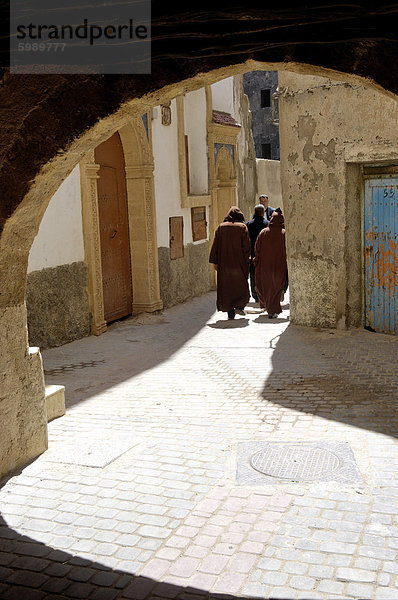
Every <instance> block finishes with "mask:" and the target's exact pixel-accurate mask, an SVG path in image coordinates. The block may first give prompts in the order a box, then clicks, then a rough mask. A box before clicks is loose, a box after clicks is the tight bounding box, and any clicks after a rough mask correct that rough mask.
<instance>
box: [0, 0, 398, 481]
mask: <svg viewBox="0 0 398 600" xmlns="http://www.w3.org/2000/svg"><path fill="white" fill-rule="evenodd" d="M388 8H389V7H388V3H387V4H385V5H383V4H379V5H377V6H374V7H372V8H367V7H359V8H358V7H357V6H351V5H347V6H345V7H343V9H342V8H341V3H340V4H339V3H336V6H335V7H334V6H333V4H331V3H330V2H327V3H325V4H324V5H322V3H321V4H320V6H319V7H318V9H317V11H316V13H314V11H312V10H311V9H310V8H306V7H302V8H300V7H299V8H295V9H291V8H289V7H288V8H287V9H286V7H285V6H283V5H282V6H281V7H279V8H277V9H275V10H274V11H273V12H272V15H269V14H268V12H267V11H264V10H262V9H259V8H258V7H257V5H252V6H250V5H247V4H246V5H245V6H242V7H233V8H231V7H230V6H229V5H228V6H226V7H225V9H226V11H227V13H225V12H223V10H224V8H223V7H222V6H221V7H220V6H218V7H216V8H211V9H207V8H204V9H203V10H202V11H200V13H197V14H195V15H190V14H189V13H187V12H179V11H180V10H181V9H178V8H176V7H174V6H173V5H171V6H170V4H168V5H167V6H166V7H163V8H162V7H157V8H156V10H157V13H156V14H154V15H153V39H154V52H153V70H152V76H151V77H147V76H144V77H142V76H141V77H140V76H134V75H132V76H112V77H108V76H87V75H79V76H74V77H70V76H68V77H65V76H63V75H46V76H40V77H37V76H36V75H11V76H10V75H9V74H8V73H6V74H5V75H4V77H3V79H2V80H1V84H2V87H1V88H0V101H1V103H2V106H3V107H4V110H3V113H2V116H1V119H2V124H3V125H4V126H2V128H1V134H0V160H1V163H0V186H1V189H2V193H3V198H4V201H3V202H2V204H1V206H0V228H1V237H0V290H1V295H0V336H1V339H2V348H1V356H0V369H1V372H2V373H4V377H3V380H2V381H3V385H2V391H1V397H2V399H3V402H2V413H1V418H2V423H4V426H3V427H2V430H1V433H0V448H1V459H0V476H1V475H3V474H5V473H7V472H10V471H12V470H14V469H16V468H17V467H18V466H20V465H22V464H25V463H26V462H28V461H29V460H30V459H32V458H33V457H35V456H37V455H38V454H39V453H41V452H43V451H44V450H45V448H46V444H47V437H46V435H47V433H46V418H45V408H44V381H43V372H42V366H41V360H40V354H39V353H38V351H37V350H29V349H28V339H27V327H26V307H25V301H24V297H25V284H26V269H27V261H28V254H29V249H30V247H31V244H32V242H33V239H34V237H35V235H36V233H37V230H38V227H39V224H40V221H41V218H42V216H43V214H44V212H45V209H46V207H47V204H48V202H49V200H50V198H51V197H52V195H53V194H54V193H55V191H56V189H57V188H58V187H59V184H60V183H61V182H62V181H63V180H64V179H65V178H66V177H67V175H68V174H69V173H70V172H71V171H72V169H73V168H74V166H75V165H76V164H78V163H79V162H80V161H81V160H82V159H83V157H84V156H85V155H86V154H87V153H88V152H89V151H90V149H92V148H93V147H95V146H96V145H98V144H100V143H101V142H102V141H104V140H106V139H107V138H108V137H109V136H110V135H111V134H112V133H113V132H114V131H115V130H116V129H119V128H120V127H121V126H123V125H124V124H125V123H126V122H128V121H129V120H131V119H135V118H139V116H140V115H141V114H143V113H145V112H146V111H147V110H149V109H150V108H151V107H152V106H156V105H158V104H160V103H162V102H166V101H168V100H170V99H172V98H173V97H175V96H177V95H179V94H181V93H184V92H186V91H188V90H194V89H198V88H199V87H202V86H203V85H206V84H210V83H214V82H216V81H218V80H220V79H223V78H224V77H228V76H229V75H233V74H238V73H243V72H245V71H248V70H258V69H264V70H265V69H278V68H279V69H285V70H290V71H294V72H296V73H306V74H310V75H321V76H328V77H330V78H332V79H337V80H342V79H343V80H344V81H345V82H349V83H355V84H358V83H360V84H361V85H364V86H367V87H373V89H374V90H378V91H381V92H382V93H383V94H387V95H388V92H386V90H390V92H392V94H389V95H390V97H393V94H394V93H396V92H397V84H396V78H395V73H394V71H393V70H392V69H391V68H390V65H391V64H396V61H397V50H396V46H395V45H393V42H392V41H391V40H393V39H394V36H395V31H394V25H393V19H392V18H391V11H389V10H388ZM162 10H163V11H164V12H163V13H162ZM243 19H244V22H245V27H244V31H242V20H243ZM342 19H343V20H344V23H345V25H347V26H344V27H342ZM192 23H194V25H195V27H197V28H198V29H199V30H200V33H201V35H200V36H195V35H192ZM295 25H296V27H295ZM215 31H217V35H216V36H215V34H214V32H215ZM209 47H210V48H211V51H209ZM187 56H189V60H187ZM176 65H178V69H177V68H176ZM82 99H84V102H82ZM49 123H50V124H51V126H50V127H49Z"/></svg>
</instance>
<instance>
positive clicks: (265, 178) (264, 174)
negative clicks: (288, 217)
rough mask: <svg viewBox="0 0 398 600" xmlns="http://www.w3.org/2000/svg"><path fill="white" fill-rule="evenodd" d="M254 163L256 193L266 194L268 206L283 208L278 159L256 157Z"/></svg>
mask: <svg viewBox="0 0 398 600" xmlns="http://www.w3.org/2000/svg"><path fill="white" fill-rule="evenodd" d="M256 164H257V180H258V183H257V195H258V196H259V195H260V194H267V196H268V200H269V204H270V206H272V207H273V208H277V207H278V206H279V207H280V208H282V209H283V198H282V184H281V163H280V161H279V160H266V159H265V158H258V159H257V160H256Z"/></svg>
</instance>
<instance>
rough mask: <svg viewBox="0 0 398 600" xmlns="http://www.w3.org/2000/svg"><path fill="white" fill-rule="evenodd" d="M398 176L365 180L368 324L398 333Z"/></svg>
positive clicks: (365, 256)
mask: <svg viewBox="0 0 398 600" xmlns="http://www.w3.org/2000/svg"><path fill="white" fill-rule="evenodd" d="M397 268H398V177H394V176H390V177H389V176H385V177H380V178H375V179H369V180H367V181H366V183H365V201H364V271H365V272H364V278H365V311H364V312H365V314H364V321H365V322H364V324H365V327H367V328H369V329H372V330H374V331H378V332H383V333H391V334H395V335H396V334H397V333H398V278H397Z"/></svg>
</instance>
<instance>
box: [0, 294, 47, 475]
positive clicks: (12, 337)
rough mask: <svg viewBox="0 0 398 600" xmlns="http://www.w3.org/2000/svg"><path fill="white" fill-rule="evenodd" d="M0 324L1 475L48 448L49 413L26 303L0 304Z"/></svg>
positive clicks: (37, 351) (39, 357) (39, 358)
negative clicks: (29, 331)
mask: <svg viewBox="0 0 398 600" xmlns="http://www.w3.org/2000/svg"><path fill="white" fill-rule="evenodd" d="M0 328H1V331H2V332H3V335H2V338H1V344H0V364H1V375H2V376H1V381H0V407H1V427H0V478H1V477H3V476H4V475H6V474H7V473H10V472H12V471H15V470H16V469H17V468H18V467H20V466H22V465H24V464H26V463H27V462H29V460H31V459H33V458H35V457H36V456H38V455H39V454H41V453H42V452H44V451H45V450H46V449H47V416H46V405H45V390H44V377H43V367H42V362H41V356H40V352H39V350H38V348H28V345H27V341H28V340H27V329H26V307H25V305H24V304H21V305H17V306H12V307H8V308H0ZM21 332H23V335H21Z"/></svg>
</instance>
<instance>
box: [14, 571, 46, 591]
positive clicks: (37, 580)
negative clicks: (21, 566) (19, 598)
mask: <svg viewBox="0 0 398 600" xmlns="http://www.w3.org/2000/svg"><path fill="white" fill-rule="evenodd" d="M47 580H48V577H47V575H43V574H42V573H35V572H33V571H22V570H18V571H15V572H14V573H12V574H11V575H9V577H7V579H6V582H7V583H9V584H13V585H20V586H25V587H32V588H39V587H41V586H42V585H43V584H44V583H45V582H46V581H47Z"/></svg>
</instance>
